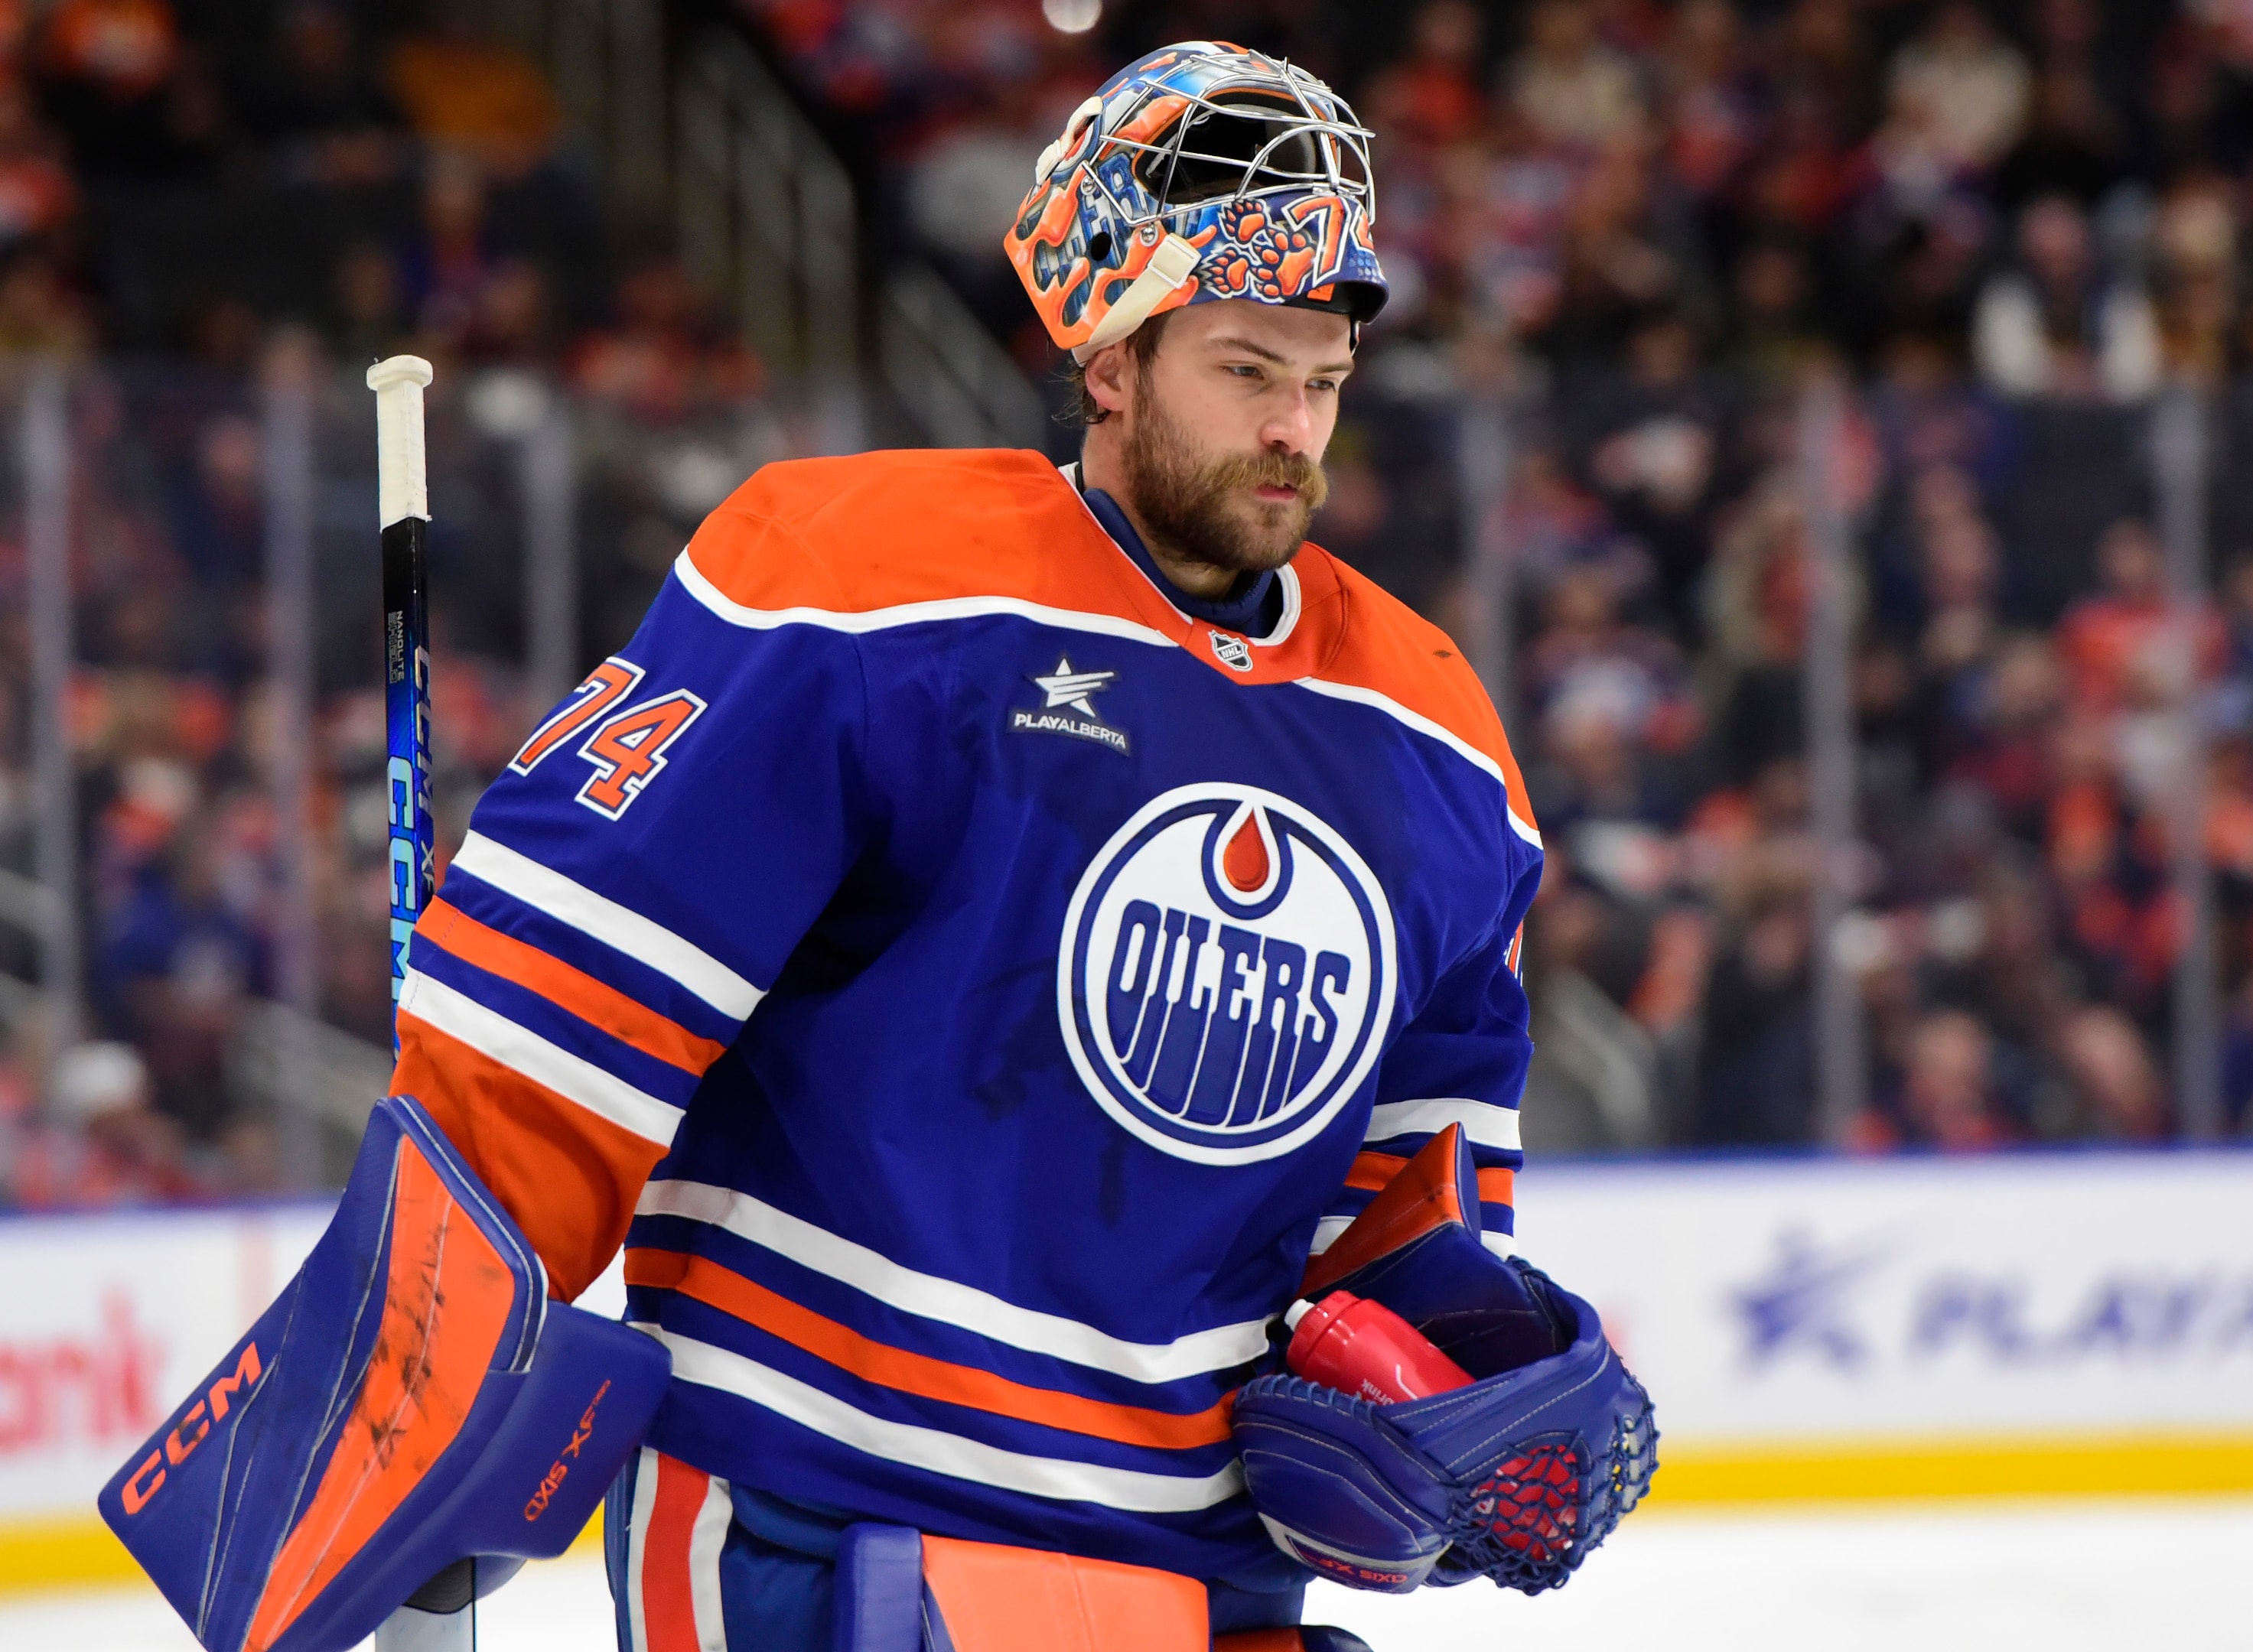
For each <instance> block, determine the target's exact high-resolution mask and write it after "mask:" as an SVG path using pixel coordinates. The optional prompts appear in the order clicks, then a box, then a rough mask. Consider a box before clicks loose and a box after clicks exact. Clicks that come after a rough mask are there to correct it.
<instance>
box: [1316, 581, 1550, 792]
mask: <svg viewBox="0 0 2253 1652" xmlns="http://www.w3.org/2000/svg"><path fill="white" fill-rule="evenodd" d="M1298 566H1299V568H1300V570H1301V575H1300V576H1301V583H1302V584H1303V585H1304V586H1305V588H1306V589H1307V593H1308V594H1307V598H1306V600H1307V604H1308V611H1309V613H1312V611H1313V610H1314V609H1315V603H1316V602H1317V600H1318V598H1317V588H1318V587H1319V586H1322V585H1329V586H1332V587H1333V588H1334V589H1335V592H1336V596H1335V600H1336V603H1337V605H1338V607H1339V608H1340V610H1342V612H1341V613H1340V614H1339V615H1338V617H1337V620H1336V625H1335V628H1334V645H1333V647H1332V648H1331V650H1330V651H1329V653H1328V655H1327V656H1326V657H1325V658H1324V659H1322V663H1321V664H1320V666H1318V667H1317V668H1316V674H1317V675H1318V676H1319V677H1320V678H1321V679H1322V680H1323V681H1325V682H1329V683H1335V684H1337V685H1339V686H1340V687H1346V688H1350V689H1360V690H1364V691H1367V692H1372V693H1375V694H1382V695H1384V696H1385V698H1386V699H1387V700H1390V701H1392V702H1393V703H1394V704H1396V705H1398V706H1400V707H1402V708H1405V709H1406V710H1407V711H1408V712H1410V713H1412V714H1413V715H1414V716H1416V717H1417V718H1419V719H1421V720H1422V721H1426V722H1428V723H1431V724H1433V725H1435V726H1436V727H1437V728H1439V729H1440V730H1441V731H1443V732H1444V733H1445V734H1446V735H1449V736H1451V737H1452V738H1453V739H1454V740H1455V741H1457V742H1460V743H1461V744H1462V745H1464V746H1467V747H1468V748H1469V749H1471V750H1473V751H1475V752H1476V753H1477V754H1479V756H1482V757H1483V758H1485V759H1486V760H1487V762H1488V763H1490V764H1491V765H1492V766H1493V767H1494V769H1495V770H1497V771H1498V772H1499V774H1500V776H1501V778H1502V781H1503V785H1504V787H1505V788H1506V789H1507V791H1509V794H1510V813H1511V814H1512V815H1514V816H1516V817H1517V820H1518V821H1519V822H1520V823H1521V824H1522V825H1523V826H1524V828H1525V830H1526V832H1527V833H1529V834H1530V833H1533V831H1534V822H1533V805H1532V804H1531V802H1530V801H1529V800H1528V798H1527V797H1526V791H1525V781H1524V777H1523V776H1522V775H1520V774H1519V772H1518V769H1517V757H1516V756H1514V755H1512V753H1511V751H1510V738H1509V736H1508V735H1505V734H1504V733H1503V728H1502V718H1501V716H1500V714H1497V713H1496V710H1495V708H1494V701H1493V700H1492V698H1491V697H1489V694H1487V691H1486V685H1485V684H1483V683H1482V682H1481V681H1480V680H1479V679H1478V673H1476V672H1475V671H1473V670H1472V669H1471V666H1470V662H1469V661H1468V660H1467V659H1464V658H1463V655H1462V651H1461V649H1459V648H1457V647H1456V646H1455V644H1454V638H1450V637H1449V636H1448V635H1447V632H1445V631H1441V630H1440V628H1439V627H1438V626H1437V625H1434V624H1432V622H1431V621H1429V620H1427V619H1426V618H1425V617H1423V616H1422V615H1420V614H1419V613H1417V612H1416V611H1415V610H1413V609H1412V608H1410V607H1409V606H1408V605H1407V604H1406V603H1404V602H1402V601H1401V600H1400V599H1399V597H1397V596H1393V595H1392V593H1391V592H1389V591H1387V590H1385V589H1384V588H1383V587H1381V586H1379V585H1378V583H1377V582H1375V581H1374V580H1371V578H1369V577H1368V576H1367V575H1364V574H1362V573H1359V572H1357V570H1355V569H1354V568H1350V567H1349V566H1348V565H1347V564H1346V563H1345V562H1343V561H1340V560H1339V559H1338V558H1337V557H1335V556H1333V555H1331V554H1329V552H1328V551H1325V550H1323V549H1322V548H1321V547H1319V546H1315V545H1309V546H1308V547H1306V549H1305V550H1304V551H1302V552H1301V553H1300V556H1299V562H1298ZM1317 569H1319V570H1320V575H1319V577H1318V576H1317Z"/></svg>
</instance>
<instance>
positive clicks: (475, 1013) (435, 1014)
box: [399, 969, 680, 1147]
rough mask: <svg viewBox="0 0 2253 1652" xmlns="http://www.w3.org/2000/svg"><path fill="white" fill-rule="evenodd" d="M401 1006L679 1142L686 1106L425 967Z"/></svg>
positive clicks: (607, 1112) (554, 1086) (659, 1137)
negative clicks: (596, 1061)
mask: <svg viewBox="0 0 2253 1652" xmlns="http://www.w3.org/2000/svg"><path fill="white" fill-rule="evenodd" d="M399 1007H400V1008H401V1010H402V1011H403V1012H405V1013H406V1014H409V1015H412V1016H414V1017H415V1019H416V1020H418V1021H424V1022H426V1023H428V1024H429V1025H430V1026H432V1027H435V1028H437V1029H438V1030H439V1031H440V1032H442V1033H444V1034H445V1035H447V1036H449V1037H450V1038H458V1039H460V1040H461V1041H462V1042H464V1043H465V1044H467V1045H468V1046H469V1047H470V1048H471V1049H474V1050H477V1051H478V1053H480V1054H481V1055H485V1056H492V1058H493V1060H495V1061H497V1062H499V1063H500V1064H501V1065H502V1066H504V1067H506V1068H507V1069H508V1070H510V1071H511V1072H513V1073H516V1074H519V1075H520V1076H521V1077H526V1078H528V1079H530V1080H531V1081H532V1082H533V1083H534V1084H539V1085H541V1086H543V1087H545V1088H547V1089H548V1090H552V1091H555V1093H556V1094H557V1095H559V1096H562V1097H563V1098H565V1099H566V1100H568V1101H572V1102H575V1103H577V1104H578V1105H580V1106H582V1107H584V1108H585V1109H586V1110H587V1111H588V1112H591V1113H594V1114H596V1116H598V1117H600V1118H603V1119H609V1120H610V1122H611V1123H612V1124H614V1125H617V1126H618V1127H619V1128H620V1129H622V1130H629V1131H631V1132H632V1133H634V1134H635V1135H637V1136H639V1137H640V1138H641V1139H642V1140H644V1141H647V1142H652V1143H654V1144H655V1145H656V1146H658V1147H671V1146H672V1145H673V1132H674V1131H676V1130H678V1129H679V1128H680V1108H678V1107H676V1106H674V1105H673V1104H672V1103H671V1102H668V1101H663V1100H660V1099H659V1098H657V1097H655V1096H652V1095H651V1094H650V1093H649V1092H648V1091H645V1090H637V1089H635V1088H634V1086H633V1085H631V1084H628V1083H626V1081H625V1080H624V1079H623V1078H620V1077H617V1075H616V1074H614V1073H608V1072H605V1071H603V1070H602V1069H601V1068H600V1067H597V1066H596V1065H595V1064H594V1063H592V1062H590V1061H588V1060H587V1059H585V1058H584V1057H583V1056H575V1055H573V1054H572V1053H571V1052H570V1051H569V1050H568V1049H564V1048H562V1046H561V1045H559V1044H551V1043H549V1042H548V1040H546V1039H544V1038H542V1037H541V1035H539V1034H538V1033H535V1032H534V1031H532V1030H531V1028H527V1027H522V1026H520V1025H519V1024H518V1023H516V1022H515V1021H511V1020H510V1019H509V1018H508V1017H507V1016H506V1015H504V1014H501V1013H500V1012H499V1010H497V1009H488V1008H487V1007H485V1005H483V1004H480V1003H478V1001H477V1000H475V999H474V998H471V997H470V996H469V995H468V994H466V993H459V992H457V991H455V990H454V988H452V987H450V986H447V985H446V984H445V982H443V981H439V980H433V979H431V978H430V977H429V976H428V975H425V974H423V973H422V972H421V971H420V970H413V969H410V970H408V972H407V979H406V981H405V982H404V983H403V984H402V985H401V987H400V989H399Z"/></svg>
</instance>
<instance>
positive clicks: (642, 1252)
mask: <svg viewBox="0 0 2253 1652" xmlns="http://www.w3.org/2000/svg"><path fill="white" fill-rule="evenodd" d="M626 1283H627V1284H628V1285H639V1286H654V1287H656V1288H658V1289H660V1290H669V1291H679V1292H680V1293H681V1294H682V1295H684V1296H690V1297H694V1299H695V1300H698V1301H699V1302H701V1303H703V1304H705V1305H706V1306H707V1307H715V1308H718V1309H719V1310H720V1311H721V1312H722V1313H723V1314H733V1315H735V1317H736V1318H737V1319H739V1320H741V1321H743V1322H744V1323H745V1324H747V1325H756V1326H757V1327H758V1328H759V1329H761V1330H763V1331H766V1332H768V1333H770V1334H771V1335H775V1336H779V1337H780V1338H782V1339H783V1341H785V1342H789V1343H792V1344H793V1345H794V1346H796V1347H799V1348H802V1349H805V1350H806V1352H807V1353H809V1354H812V1355H813V1356H815V1357H816V1358H818V1359H823V1360H827V1362H828V1363H830V1364H832V1365H834V1366H836V1367H837V1368H838V1369H839V1370H845V1371H850V1372H851V1373H852V1374H853V1375H854V1376H855V1377H860V1378H861V1379H862V1380H863V1381H866V1382H871V1383H877V1384H882V1386H884V1387H886V1388H896V1389H898V1390H899V1391H902V1392H903V1393H909V1394H916V1395H919V1396H921V1397H922V1398H925V1399H937V1400H944V1401H945V1402H946V1403H947V1404H948V1405H965V1406H968V1407H969V1408H970V1409H971V1410H973V1411H981V1412H992V1413H994V1415H995V1416H998V1417H1016V1418H1023V1419H1024V1420H1025V1421H1026V1422H1029V1423H1039V1424H1041V1425H1043V1426H1045V1427H1049V1428H1061V1429H1064V1430H1066V1431H1067V1432H1071V1433H1075V1434H1090V1435H1092V1436H1094V1437H1095V1438H1096V1439H1115V1440H1117V1441H1119V1442H1120V1444H1121V1445H1126V1446H1154V1447H1156V1448H1157V1449H1159V1450H1161V1451H1187V1450H1189V1449H1190V1448H1191V1447H1192V1446H1214V1445H1218V1444H1219V1443H1220V1442H1221V1441H1222V1440H1224V1439H1227V1438H1228V1437H1229V1423H1228V1411H1229V1407H1228V1402H1227V1401H1226V1400H1222V1401H1220V1402H1219V1403H1218V1404H1217V1405H1210V1406H1208V1407H1206V1408H1205V1409H1204V1410H1203V1411H1201V1412H1195V1413H1193V1414H1191V1415H1189V1416H1183V1415H1181V1414H1179V1413H1177V1412H1161V1411H1151V1410H1148V1409H1147V1408H1146V1407H1143V1406H1140V1405H1113V1404H1111V1403H1110V1402H1108V1401H1105V1400H1097V1399H1088V1398H1084V1397H1082V1396H1080V1395H1078V1394H1060V1393H1057V1391H1055V1390H1053V1389H1047V1388H1033V1387H1029V1386H1028V1385H1027V1384H1023V1383H1013V1382H1011V1381H1010V1380H1009V1379H1008V1377H997V1376H995V1375H994V1373H993V1372H991V1371H982V1370H977V1369H976V1368H975V1367H973V1366H968V1365H957V1364H954V1363H951V1362H949V1361H946V1360H939V1359H932V1358H931V1357H929V1356H926V1355H923V1354H910V1353H909V1352H908V1351H907V1350H906V1349H899V1348H894V1347H892V1346H891V1345H890V1344H889V1343H886V1342H876V1341H875V1340H873V1339H871V1338H869V1337H866V1336H863V1335H861V1334H860V1333H859V1332H858V1331H855V1330H853V1329H850V1328H847V1327H846V1326H842V1325H840V1324H838V1323H837V1322H836V1321H834V1320H831V1319H825V1318H823V1317H822V1316H821V1315H820V1314H816V1313H814V1312H813V1310H812V1309H811V1308H806V1307H799V1305H798V1304H797V1303H795V1302H793V1301H791V1300H789V1299H788V1298H786V1297H783V1296H778V1295H777V1294H776V1293H774V1292H772V1291H770V1290H768V1289H767V1288H766V1287H765V1286H763V1285H758V1284H755V1283H754V1282H753V1281H751V1280H750V1279H745V1278H744V1277H743V1275H742V1274H740V1273H736V1272H730V1271H729V1270H728V1269H726V1268H723V1267H722V1266H721V1265H719V1264H717V1263H716V1262H714V1261H712V1260H711V1259H710V1258H707V1257H692V1256H684V1255H682V1254H681V1253H680V1251H658V1250H651V1249H646V1248H641V1247H637V1248H635V1249H633V1250H631V1251H627V1252H626Z"/></svg>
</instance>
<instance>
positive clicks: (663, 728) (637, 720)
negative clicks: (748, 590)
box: [508, 654, 704, 820]
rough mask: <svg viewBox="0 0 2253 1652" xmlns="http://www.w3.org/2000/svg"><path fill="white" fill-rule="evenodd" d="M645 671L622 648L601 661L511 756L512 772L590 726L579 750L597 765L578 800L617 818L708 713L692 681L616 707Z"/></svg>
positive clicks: (535, 763) (528, 767)
mask: <svg viewBox="0 0 2253 1652" xmlns="http://www.w3.org/2000/svg"><path fill="white" fill-rule="evenodd" d="M642 676H643V672H642V668H641V667H640V666H637V665H635V664H634V663H633V662H632V661H631V660H630V659H620V658H619V657H617V655H615V654H614V655H612V656H611V657H610V659H606V660H604V661H603V663H602V664H601V665H599V666H596V667H595V669H594V670H593V671H592V672H590V673H588V676H587V680H586V681H584V682H582V683H581V684H580V685H579V686H578V687H577V688H575V689H574V690H573V691H572V694H571V698H570V699H568V700H567V701H564V702H563V704H562V706H561V707H560V708H557V710H556V711H555V714H554V715H552V716H550V717H549V718H548V721H546V722H543V723H541V725H540V727H539V728H535V729H534V730H533V731H532V737H531V738H530V739H529V740H527V741H526V742H524V747H523V749H521V750H520V751H519V752H518V753H517V754H516V756H515V757H514V758H513V759H512V760H511V762H510V763H509V765H508V766H509V770H510V772H512V773H513V774H527V775H528V774H530V773H531V772H532V771H533V770H534V769H536V768H538V767H539V766H540V765H541V763H543V762H544V761H546V760H547V758H548V757H549V756H552V755H553V754H554V753H555V751H557V750H558V749H562V747H564V746H566V745H568V744H569V743H570V742H571V740H572V739H573V737H574V736H575V735H578V734H579V733H580V732H581V731H582V730H588V731H589V732H588V734H587V737H586V738H585V739H584V740H583V741H581V742H580V743H579V747H578V755H579V756H581V757H582V758H584V759H585V760H586V761H587V762H588V763H591V764H593V765H594V772H593V773H592V774H590V775H589V776H588V777H587V778H586V781H585V782H584V784H582V785H581V786H580V788H579V796H578V801H579V802H581V803H583V804H585V805H587V806H588V807H589V809H592V810H593V811H594V812H596V814H599V815H602V816H603V817H605V818H606V819H612V820H615V819H617V818H618V817H619V816H620V815H622V814H624V812H626V811H627V810H628V809H629V808H631V806H632V805H633V800H634V799H635V798H638V797H639V796H640V795H641V794H642V789H643V788H644V787H645V786H646V785H648V784H649V783H650V782H651V781H652V780H654V779H655V778H657V777H658V776H659V774H660V773H662V772H663V771H664V769H665V764H666V756H665V751H666V747H668V746H670V745H671V744H672V743H673V742H674V741H675V740H678V739H679V738H680V735H682V734H683V733H684V732H685V731H686V730H687V727H688V725H689V724H690V723H693V722H694V721H696V719H697V718H699V717H700V716H701V715H703V713H704V701H702V700H701V699H700V698H698V697H697V696H696V695H694V694H690V693H689V692H688V691H687V689H686V688H676V689H674V690H673V691H672V692H671V693H670V694H659V695H657V696H656V697H655V698H653V699H650V700H644V701H638V702H636V703H635V704H633V705H630V706H628V707H626V708H625V709H624V710H623V711H613V710H612V708H613V707H615V706H616V705H617V703H618V702H619V701H622V700H624V699H626V698H627V697H628V696H630V695H631V694H632V693H633V692H634V690H635V689H637V688H638V687H641V680H642Z"/></svg>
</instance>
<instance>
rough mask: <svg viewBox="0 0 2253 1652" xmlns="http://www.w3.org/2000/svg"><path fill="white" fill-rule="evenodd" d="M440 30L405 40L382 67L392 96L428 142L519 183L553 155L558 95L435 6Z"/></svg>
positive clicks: (516, 57) (533, 69) (524, 62)
mask: <svg viewBox="0 0 2253 1652" xmlns="http://www.w3.org/2000/svg"><path fill="white" fill-rule="evenodd" d="M432 10H433V12H434V13H435V14H436V23H435V26H432V27H430V28H427V29H424V30H421V31H416V32H414V33H411V34H408V35H407V36H405V37H404V38H401V40H400V41H399V42H398V43H397V44H396V45H394V46H393V47H392V49H391V54H390V58H389V60H388V61H387V64H386V65H385V69H386V82H387V87H388V89H389V91H390V93H391V94H392V95H393V96H394V97H395V98H397V99H398V101H399V105H400V107H401V108H403V109H404V110H405V111H406V112H407V118H408V121H409V122H412V124H413V125H414V128H415V131H417V132H418V133H420V134H421V135H422V139H423V141H424V142H425V143H428V144H429V145H430V146H431V147H433V148H435V149H439V150H459V151H462V152H463V153H464V154H466V155H469V156H471V157H474V158H475V159H476V160H477V162H478V164H479V165H480V166H481V168H483V169H485V170H486V171H492V173H494V174H496V175H497V176H499V177H502V178H520V177H522V176H524V175H525V174H526V173H527V172H529V171H532V170H533V169H534V167H536V166H538V165H539V164H541V162H543V161H545V160H546V159H547V158H548V156H549V155H550V154H551V153H552V152H553V151H554V150H555V137H556V130H557V122H558V116H557V113H556V108H555V94H554V93H553V92H552V91H550V90H549V88H548V80H547V77H545V76H544V75H542V74H541V73H540V70H539V68H538V67H537V66H535V65H534V64H533V62H532V61H531V60H530V59H527V58H526V57H524V56H522V55H521V54H520V53H519V52H513V51H511V50H510V49H509V48H507V47H506V46H503V45H498V44H495V43H494V42H492V41H491V40H489V39H485V38H479V37H478V35H477V34H476V33H475V32H474V31H472V30H471V27H470V26H469V25H468V24H467V23H466V21H465V20H464V19H461V18H458V17H454V16H453V15H452V14H451V13H450V10H448V9H447V8H443V7H434V8H432Z"/></svg>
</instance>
